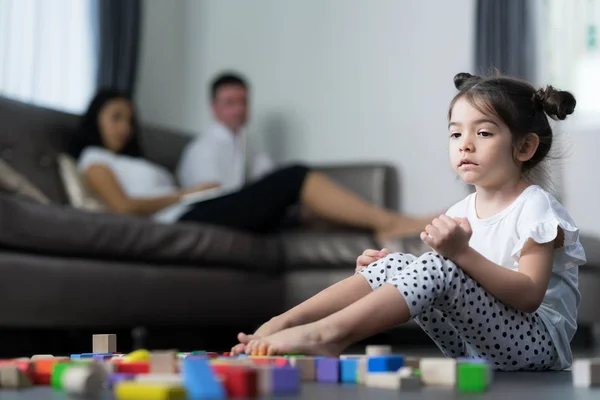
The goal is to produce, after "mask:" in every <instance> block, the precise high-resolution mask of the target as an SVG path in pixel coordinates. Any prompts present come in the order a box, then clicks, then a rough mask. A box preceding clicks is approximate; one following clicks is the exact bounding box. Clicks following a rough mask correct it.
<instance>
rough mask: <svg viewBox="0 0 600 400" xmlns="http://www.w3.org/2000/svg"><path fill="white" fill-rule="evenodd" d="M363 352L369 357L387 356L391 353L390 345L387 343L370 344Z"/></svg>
mask: <svg viewBox="0 0 600 400" xmlns="http://www.w3.org/2000/svg"><path fill="white" fill-rule="evenodd" d="M365 353H366V354H367V356H369V357H374V356H387V355H388V354H392V346H389V345H370V346H367V347H366V351H365Z"/></svg>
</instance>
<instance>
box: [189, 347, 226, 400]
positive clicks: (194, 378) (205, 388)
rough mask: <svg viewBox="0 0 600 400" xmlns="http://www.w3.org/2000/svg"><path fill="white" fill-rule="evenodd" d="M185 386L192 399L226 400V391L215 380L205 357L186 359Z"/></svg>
mask: <svg viewBox="0 0 600 400" xmlns="http://www.w3.org/2000/svg"><path fill="white" fill-rule="evenodd" d="M183 385H184V387H185V391H186V393H187V396H188V398H190V399H224V398H226V397H227V394H226V392H225V389H223V386H222V385H221V383H220V382H219V381H218V380H217V379H216V378H215V375H214V374H213V371H212V368H211V367H210V365H209V363H208V361H207V359H206V358H204V357H197V358H196V357H186V358H185V359H184V360H183Z"/></svg>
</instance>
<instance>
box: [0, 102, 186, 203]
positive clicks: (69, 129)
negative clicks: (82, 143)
mask: <svg viewBox="0 0 600 400" xmlns="http://www.w3.org/2000/svg"><path fill="white" fill-rule="evenodd" d="M79 118H80V117H79V116H78V115H73V114H69V113H65V112H61V111H57V110H52V109H48V108H44V107H39V106H35V105H31V104H27V103H23V102H19V101H15V100H11V99H7V98H3V97H0V158H2V159H3V160H4V161H6V162H7V163H8V164H9V165H10V166H12V167H13V168H14V169H15V170H16V171H18V172H19V173H21V174H23V175H24V176H25V177H27V178H28V179H29V180H30V181H31V182H32V183H33V184H34V185H35V186H37V187H38V188H39V189H40V190H41V191H42V192H43V193H44V194H45V195H46V196H47V197H48V198H50V200H52V201H53V202H56V203H61V204H66V203H67V202H68V201H67V195H66V193H65V188H64V186H63V184H62V180H61V178H60V174H59V169H58V161H57V158H58V155H59V154H60V153H61V152H66V151H67V146H68V143H69V138H70V137H71V135H72V134H73V133H74V132H75V130H76V129H77V126H78V123H79ZM190 138H191V135H190V134H188V133H183V132H178V131H175V130H172V129H163V128H160V127H152V126H145V127H144V128H143V129H142V134H141V142H142V148H143V151H144V154H145V155H146V157H148V158H149V159H150V160H152V161H155V162H157V163H159V164H162V165H164V166H165V167H167V168H169V169H170V170H171V171H173V170H174V168H175V167H176V165H177V161H178V159H179V156H180V154H181V151H182V149H183V147H184V146H185V144H186V143H187V142H188V141H189V140H190Z"/></svg>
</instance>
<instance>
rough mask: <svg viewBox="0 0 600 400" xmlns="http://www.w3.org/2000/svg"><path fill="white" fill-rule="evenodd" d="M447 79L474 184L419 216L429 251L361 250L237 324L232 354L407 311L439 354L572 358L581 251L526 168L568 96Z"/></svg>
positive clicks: (338, 346)
mask: <svg viewBox="0 0 600 400" xmlns="http://www.w3.org/2000/svg"><path fill="white" fill-rule="evenodd" d="M454 83H455V85H456V88H457V89H459V93H458V94H457V95H456V97H455V98H454V99H453V100H452V102H451V105H450V111H449V125H448V128H449V140H450V148H449V152H450V161H451V164H452V167H453V169H454V170H455V172H456V173H457V174H458V176H459V177H460V178H461V179H462V180H463V181H464V182H466V183H468V184H471V185H474V187H475V189H476V192H475V193H473V194H471V195H469V196H468V197H466V198H465V199H464V200H462V201H460V202H459V203H457V204H455V205H454V206H453V207H451V208H450V209H449V210H448V212H447V213H446V214H445V215H441V216H440V217H438V218H436V219H434V220H433V221H432V222H431V224H429V225H427V226H426V228H425V232H422V233H421V239H422V240H423V241H424V242H425V243H427V244H428V245H429V246H430V247H431V248H432V249H433V251H432V252H428V253H425V254H423V255H421V256H420V257H416V256H413V255H410V254H402V253H395V254H386V253H382V254H381V255H383V257H382V258H379V259H377V258H378V257H379V255H377V254H378V252H377V251H373V250H366V251H365V253H363V256H361V257H359V258H358V260H357V263H358V264H359V267H362V268H361V269H360V270H359V271H358V272H357V273H356V274H355V275H354V276H352V277H350V278H347V279H345V280H343V281H341V282H338V283H337V284H335V285H333V286H331V287H329V288H327V289H325V290H323V291H322V292H320V293H318V294H317V295H315V296H314V297H312V298H310V299H308V300H307V301H305V302H304V303H302V304H300V305H298V306H296V307H295V308H292V309H291V310H289V311H288V312H286V313H284V314H282V315H280V316H277V317H275V318H273V319H272V320H271V321H269V322H267V323H266V324H264V325H263V326H262V327H261V328H259V329H258V331H257V332H256V333H255V334H254V335H246V334H243V333H240V334H239V335H238V339H239V341H240V344H238V345H236V346H235V347H234V348H233V352H234V353H240V352H246V353H248V354H268V355H271V354H279V353H292V352H297V353H302V354H315V355H323V356H336V355H339V354H340V353H341V352H342V351H343V350H344V349H345V348H346V347H347V346H349V345H350V344H352V343H355V342H357V341H359V340H362V339H364V338H366V337H368V336H371V335H373V334H375V333H378V332H381V331H383V330H385V329H389V328H392V327H394V326H397V325H398V324H402V323H405V322H407V321H409V320H410V319H411V318H413V319H414V320H415V321H416V323H417V324H418V325H419V326H420V327H421V328H422V329H423V330H424V331H425V332H426V333H427V334H428V335H429V336H430V337H431V338H432V339H433V340H434V342H435V343H436V345H437V346H438V347H439V348H440V349H441V351H442V352H443V353H444V354H445V355H446V356H448V357H480V358H485V359H487V360H489V361H490V362H491V363H492V365H493V366H494V367H495V369H498V370H542V369H556V370H559V369H565V368H568V367H569V366H570V365H571V362H572V354H571V349H570V341H571V339H572V338H573V335H574V333H575V330H576V326H577V325H576V320H577V307H578V305H579V302H580V294H579V292H578V290H577V279H578V266H579V265H582V264H584V263H585V253H584V250H583V248H582V246H581V244H580V243H579V239H578V229H577V227H576V226H575V223H574V222H573V220H572V219H571V217H570V216H569V215H568V214H567V212H566V211H565V209H564V208H563V207H562V206H561V205H560V204H559V203H558V202H557V201H556V200H555V198H554V197H553V196H552V195H551V194H549V193H548V192H546V191H545V190H544V189H542V188H541V187H540V186H537V185H535V184H533V183H532V182H531V181H530V179H529V177H530V176H531V174H532V172H535V170H536V167H537V166H538V165H539V163H540V162H541V161H542V160H544V159H545V157H546V156H547V154H548V152H549V150H550V147H551V144H552V130H551V128H550V125H549V123H548V118H547V116H550V117H552V118H554V119H560V120H563V119H565V118H566V116H567V115H568V114H571V113H572V112H573V110H574V108H575V99H574V97H573V96H572V95H571V94H570V93H568V92H564V91H557V90H555V89H553V88H552V87H547V88H545V89H540V90H536V89H534V88H533V87H532V86H531V85H530V84H528V83H526V82H522V81H520V80H516V79H512V78H508V77H498V76H492V77H478V76H472V75H470V74H467V73H461V74H458V75H456V77H455V78H454ZM373 256H374V257H373ZM371 261H374V262H371ZM367 263H369V264H368V265H366V264H367Z"/></svg>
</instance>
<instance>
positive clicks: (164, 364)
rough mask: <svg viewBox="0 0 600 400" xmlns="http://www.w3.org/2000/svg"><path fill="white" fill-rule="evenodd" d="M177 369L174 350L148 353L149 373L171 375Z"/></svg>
mask: <svg viewBox="0 0 600 400" xmlns="http://www.w3.org/2000/svg"><path fill="white" fill-rule="evenodd" d="M176 368H177V352H176V351H174V350H166V351H153V352H151V353H150V372H152V373H155V374H173V373H175V370H176Z"/></svg>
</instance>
